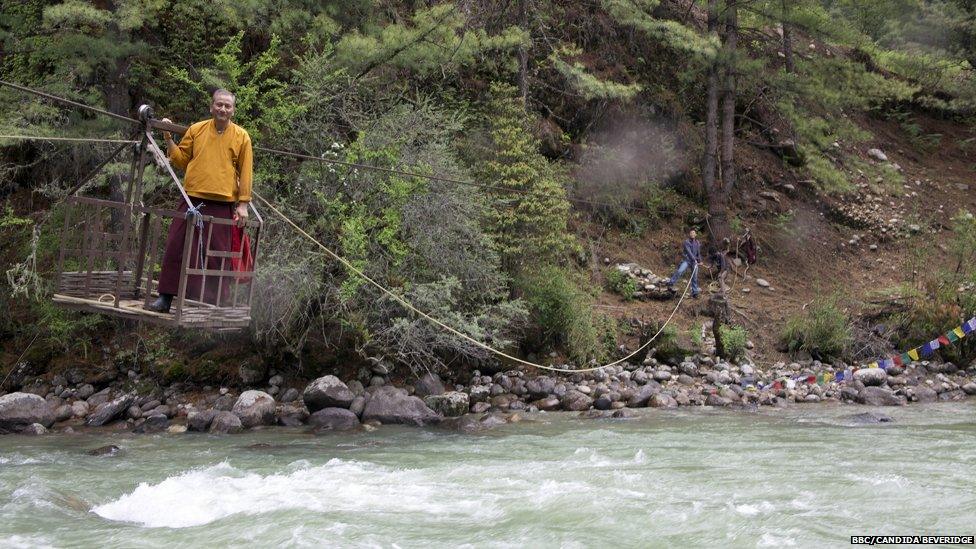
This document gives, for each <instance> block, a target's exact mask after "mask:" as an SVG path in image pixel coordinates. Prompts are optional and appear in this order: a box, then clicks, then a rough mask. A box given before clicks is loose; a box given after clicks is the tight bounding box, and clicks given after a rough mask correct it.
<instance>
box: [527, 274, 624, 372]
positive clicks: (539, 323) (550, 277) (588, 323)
mask: <svg viewBox="0 0 976 549" xmlns="http://www.w3.org/2000/svg"><path fill="white" fill-rule="evenodd" d="M518 287H519V289H520V290H521V292H522V298H523V300H524V301H525V304H526V306H527V307H528V310H529V321H530V325H531V328H530V331H529V333H528V334H527V337H526V343H527V344H528V345H531V346H536V347H543V346H549V345H562V346H563V348H564V349H565V351H566V354H567V355H568V358H569V359H570V361H572V362H574V363H576V364H583V363H586V362H587V361H589V360H591V359H596V360H602V359H604V358H605V357H606V356H607V349H606V344H605V343H606V340H607V332H608V331H609V325H608V324H607V322H606V321H605V320H603V319H601V318H595V317H594V314H593V308H592V305H593V303H592V297H590V296H589V295H588V294H587V293H586V292H585V291H583V289H582V288H581V286H580V284H579V283H578V281H577V280H575V277H574V276H573V275H572V274H571V273H569V272H567V271H566V270H564V269H562V268H560V267H556V266H548V267H543V268H542V269H539V270H538V271H537V272H535V273H533V274H532V275H527V276H523V277H522V278H521V279H520V280H519V284H518ZM601 332H602V333H601Z"/></svg>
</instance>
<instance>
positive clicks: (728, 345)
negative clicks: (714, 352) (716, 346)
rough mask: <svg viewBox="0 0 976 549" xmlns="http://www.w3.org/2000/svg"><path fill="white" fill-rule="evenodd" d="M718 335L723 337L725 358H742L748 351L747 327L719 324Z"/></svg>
mask: <svg viewBox="0 0 976 549" xmlns="http://www.w3.org/2000/svg"><path fill="white" fill-rule="evenodd" d="M718 336H719V337H720V338H722V348H723V349H724V350H725V358H727V359H729V360H737V359H739V358H742V355H743V354H745V352H746V339H748V334H747V333H746V329H745V328H743V327H742V326H725V325H723V326H719V327H718Z"/></svg>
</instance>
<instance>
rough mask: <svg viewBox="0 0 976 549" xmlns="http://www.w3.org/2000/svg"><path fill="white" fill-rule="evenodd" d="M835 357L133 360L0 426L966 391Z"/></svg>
mask: <svg viewBox="0 0 976 549" xmlns="http://www.w3.org/2000/svg"><path fill="white" fill-rule="evenodd" d="M845 368H846V365H843V364H837V365H829V364H823V363H820V362H819V361H813V360H811V361H804V362H793V363H785V362H781V363H776V364H772V365H769V366H768V367H766V368H761V367H760V366H757V365H755V364H752V363H748V362H743V363H730V362H726V361H722V360H719V359H715V358H713V357H710V356H691V357H685V359H684V360H682V361H679V362H677V363H675V364H666V363H663V362H659V361H658V360H656V359H654V358H648V359H646V360H645V361H644V362H643V363H640V364H632V363H624V364H621V365H618V366H613V367H609V368H605V369H602V370H597V371H592V372H581V373H574V374H558V375H545V374H543V375H536V374H535V372H526V371H521V370H511V371H505V372H497V373H495V374H493V375H486V374H483V373H482V372H479V371H474V372H471V373H470V375H469V376H467V377H466V378H465V379H446V380H445V379H441V378H440V377H438V376H436V375H433V374H426V375H424V376H423V377H421V378H419V379H416V380H415V382H414V383H413V384H411V385H402V386H395V385H393V384H392V383H391V379H390V376H389V371H390V368H389V366H388V365H386V364H384V363H383V362H381V361H378V362H376V363H375V364H374V365H373V367H372V370H371V371H370V372H368V373H369V374H370V376H369V382H368V386H364V384H363V383H361V382H360V381H358V380H350V381H346V382H344V381H342V380H340V379H339V378H337V377H335V376H332V375H327V376H324V377H320V378H318V379H315V380H312V381H311V382H303V381H300V380H286V379H285V378H284V377H283V376H282V375H279V374H274V373H273V372H272V375H271V376H270V377H269V378H268V379H267V380H266V381H265V382H264V383H261V384H256V385H257V386H252V387H240V388H236V389H235V388H231V387H221V388H214V387H209V386H204V387H198V386H194V385H192V384H186V383H174V384H172V385H169V386H167V387H165V388H162V389H160V388H158V387H156V388H152V389H148V390H146V389H145V388H146V387H148V386H149V385H150V384H147V383H145V380H142V379H140V376H139V375H138V374H136V373H135V372H132V371H125V372H120V375H118V376H115V379H111V380H109V378H110V377H112V376H105V375H104V373H102V374H100V375H99V376H94V377H86V376H85V375H84V374H83V373H81V372H76V371H72V372H69V373H68V375H67V376H65V375H54V376H51V377H50V378H46V377H40V378H34V379H30V380H28V381H27V382H25V383H23V385H22V386H21V387H19V388H18V390H17V391H15V392H12V393H9V394H5V395H2V396H0V433H22V434H34V435H39V434H44V433H47V432H49V431H51V430H54V431H67V432H73V431H76V430H80V429H82V428H96V427H105V428H111V429H115V430H130V431H135V432H146V433H153V432H162V431H168V432H185V431H198V432H209V433H235V432H240V431H242V430H246V429H254V428H262V427H267V426H272V425H281V426H288V427H301V426H305V427H307V428H310V429H314V430H315V431H346V430H352V429H373V428H376V427H378V426H380V425H383V424H408V425H435V424H438V425H442V426H444V427H447V428H451V429H458V430H460V431H464V432H473V431H479V430H482V429H486V428H490V427H492V426H495V425H500V424H503V423H505V422H508V421H512V420H513V419H517V418H518V417H520V414H522V413H530V412H540V411H541V412H555V411H568V412H579V413H583V414H584V415H586V416H588V417H627V415H628V414H629V411H628V410H629V409H632V408H644V407H652V408H674V407H678V406H712V407H738V408H745V409H754V408H756V407H758V406H772V407H786V406H791V405H807V404H812V403H818V402H829V401H834V402H843V403H851V404H864V405H869V406H903V405H907V404H909V403H912V402H934V401H952V400H961V399H964V398H967V397H968V396H971V395H976V363H974V364H972V365H970V366H969V367H967V368H960V367H959V366H957V365H955V364H951V363H936V362H919V363H916V364H912V365H909V366H907V367H897V368H889V369H888V370H881V369H878V368H873V369H860V370H857V371H855V372H854V373H853V376H852V379H849V380H846V381H840V382H838V381H827V382H824V381H823V379H824V378H827V377H831V378H832V377H833V374H834V372H835V371H838V369H840V370H843V369H845ZM827 373H829V374H830V376H826V375H824V374H827ZM797 379H799V380H797ZM813 380H821V382H819V383H818V382H815V381H813ZM777 381H779V382H778V383H777Z"/></svg>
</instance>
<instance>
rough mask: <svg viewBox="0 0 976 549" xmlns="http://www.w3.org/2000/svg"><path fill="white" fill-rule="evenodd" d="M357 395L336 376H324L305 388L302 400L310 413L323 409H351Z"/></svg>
mask: <svg viewBox="0 0 976 549" xmlns="http://www.w3.org/2000/svg"><path fill="white" fill-rule="evenodd" d="M354 398H356V395H354V394H353V392H352V391H351V390H349V387H347V386H346V384H345V383H343V382H342V381H340V380H339V378H337V377H336V376H322V377H320V378H318V379H316V380H315V381H313V382H311V383H309V384H308V386H307V387H305V391H304V392H303V393H302V400H304V401H305V407H306V408H308V411H309V412H312V413H314V412H318V411H319V410H321V409H323V408H349V405H350V404H352V401H353V399H354Z"/></svg>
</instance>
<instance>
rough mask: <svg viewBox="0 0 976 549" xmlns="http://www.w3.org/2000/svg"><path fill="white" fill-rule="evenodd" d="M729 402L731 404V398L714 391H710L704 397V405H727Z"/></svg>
mask: <svg viewBox="0 0 976 549" xmlns="http://www.w3.org/2000/svg"><path fill="white" fill-rule="evenodd" d="M730 404H732V399H730V398H726V397H724V396H720V395H718V394H716V393H711V394H709V395H708V397H707V398H705V406H729V405H730Z"/></svg>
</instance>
